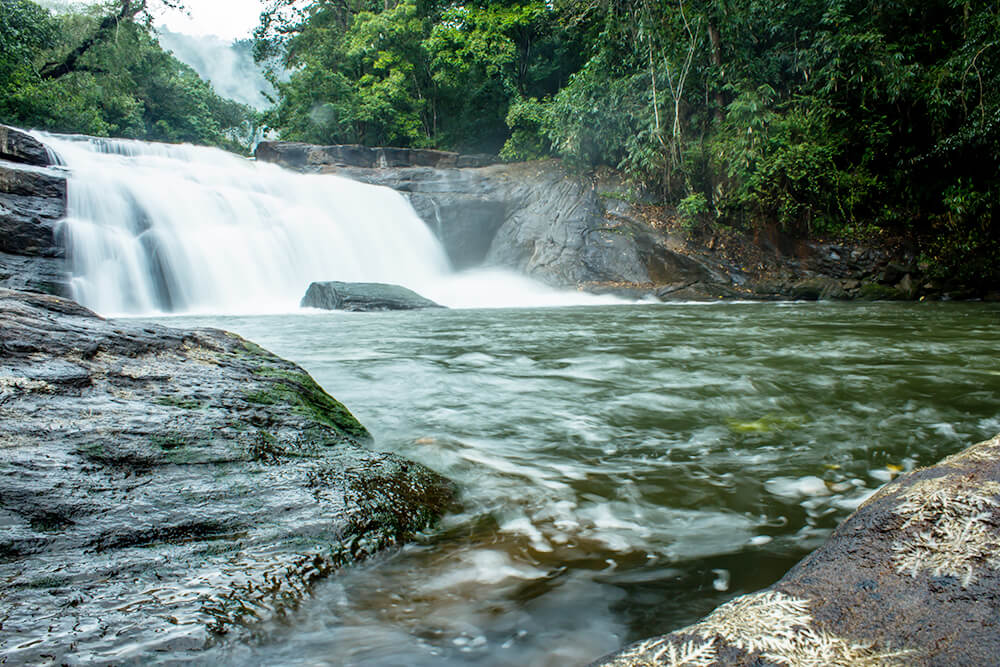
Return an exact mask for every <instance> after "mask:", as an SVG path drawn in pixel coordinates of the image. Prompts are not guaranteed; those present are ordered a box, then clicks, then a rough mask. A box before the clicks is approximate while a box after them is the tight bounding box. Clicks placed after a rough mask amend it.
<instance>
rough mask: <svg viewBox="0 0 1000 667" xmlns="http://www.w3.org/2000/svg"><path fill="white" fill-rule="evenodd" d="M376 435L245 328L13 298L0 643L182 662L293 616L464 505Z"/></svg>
mask: <svg viewBox="0 0 1000 667" xmlns="http://www.w3.org/2000/svg"><path fill="white" fill-rule="evenodd" d="M368 440H369V435H368V432H367V431H366V430H365V428H364V427H363V426H362V425H361V424H359V423H358V422H357V421H356V420H355V419H354V417H353V416H352V415H351V414H350V412H348V410H347V409H346V408H345V407H344V406H343V405H341V404H340V403H338V402H337V401H335V400H334V399H332V398H331V397H330V396H329V395H328V394H327V393H326V392H324V391H323V390H322V389H321V388H320V387H319V386H318V385H317V384H316V383H315V382H314V381H313V380H312V378H311V377H309V375H308V374H307V373H305V371H303V370H302V369H301V368H299V367H298V366H296V365H295V364H292V363H290V362H288V361H285V360H283V359H280V358H278V357H276V356H274V355H273V354H271V353H269V352H267V351H265V350H263V349H262V348H260V347H258V346H256V345H254V344H253V343H250V342H248V341H246V340H244V339H242V338H240V337H239V336H236V335H234V334H230V333H226V332H223V331H217V330H209V329H202V330H196V331H183V330H178V329H171V328H167V327H162V326H158V325H152V324H135V323H124V322H115V321H106V320H103V319H101V318H99V317H97V316H96V315H94V314H93V313H92V312H90V311H88V310H86V309H85V308H83V307H81V306H79V305H77V304H76V303H74V302H72V301H68V300H65V299H61V298H58V297H52V296H45V295H39V294H27V293H21V292H15V291H11V290H0V599H2V600H3V604H2V606H0V655H2V656H5V658H6V659H7V660H10V661H11V662H12V663H13V664H23V663H43V662H44V663H48V662H52V663H54V664H60V663H64V662H66V663H71V664H76V663H77V662H88V661H90V662H99V663H121V662H123V661H125V662H127V661H129V660H135V659H140V658H141V657H142V656H147V657H148V656H149V655H150V653H151V652H156V651H169V652H170V654H171V657H172V659H174V658H176V659H178V660H183V659H184V656H185V655H190V656H196V655H197V653H196V652H197V651H198V650H200V649H201V648H203V647H204V646H205V645H206V643H207V642H210V641H214V640H218V639H220V638H222V637H241V636H243V635H245V634H247V633H253V632H255V631H256V630H257V629H259V628H261V627H262V625H263V624H266V623H267V622H269V621H273V620H275V619H280V618H281V617H283V616H284V615H285V614H287V613H288V612H290V611H292V610H294V609H295V607H296V606H297V605H298V604H299V602H300V601H301V600H302V599H303V598H304V597H305V596H306V595H308V592H309V589H310V586H311V585H312V584H313V583H314V582H315V581H317V580H319V579H321V578H323V577H325V576H327V575H328V574H330V573H331V572H332V571H334V570H335V569H336V568H338V567H340V566H342V565H345V564H348V563H350V562H353V561H355V560H357V559H359V558H362V557H364V556H366V555H369V554H371V553H374V552H375V551H376V550H379V549H381V548H383V547H385V546H387V545H390V544H394V543H396V542H398V541H401V540H403V539H405V538H406V537H407V536H409V535H411V534H412V533H413V532H414V531H417V530H420V529H422V528H424V527H426V526H427V525H428V524H429V523H430V522H432V521H433V520H434V519H435V518H436V517H437V516H439V515H440V514H441V513H442V512H443V511H444V509H445V507H446V506H447V505H448V504H449V503H450V502H451V499H452V497H453V493H454V489H453V486H452V485H451V484H450V483H449V482H447V481H446V480H444V479H443V478H441V477H440V476H438V475H436V474H435V473H433V472H431V471H429V470H427V469H425V468H423V467H422V466H420V465H417V464H414V463H411V462H408V461H405V460H402V459H400V458H398V457H396V456H393V455H390V454H382V453H376V452H372V451H369V450H368V449H366V448H364V447H363V445H364V444H366V443H367V441H368ZM187 651H194V652H195V653H191V654H188V653H186V652H187Z"/></svg>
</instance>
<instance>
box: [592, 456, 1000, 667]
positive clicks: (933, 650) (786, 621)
mask: <svg viewBox="0 0 1000 667" xmlns="http://www.w3.org/2000/svg"><path fill="white" fill-rule="evenodd" d="M998 610H1000V436H997V437H995V438H993V439H992V440H989V441H986V442H982V443H980V444H978V445H975V446H973V447H970V448H969V449H967V450H965V451H964V452H961V453H959V454H957V455H955V456H951V457H949V458H947V459H945V460H944V461H942V462H940V463H938V464H937V465H934V466H931V467H929V468H924V469H921V470H917V471H914V472H912V473H910V474H908V475H905V476H903V477H900V478H899V479H897V480H896V481H894V482H892V483H890V484H887V485H886V486H884V487H883V488H882V489H881V490H880V491H879V492H878V493H876V494H875V495H874V496H873V497H872V498H870V499H869V500H868V501H867V502H866V503H865V504H863V505H862V506H861V507H860V508H858V510H857V511H856V512H855V513H854V514H852V515H851V516H850V517H848V518H847V520H846V521H844V523H842V524H841V525H840V527H839V528H837V530H836V531H834V533H833V535H832V536H831V537H830V539H829V540H828V541H827V542H826V544H824V545H823V546H822V547H820V548H819V549H818V550H816V551H815V552H813V553H812V554H811V555H809V556H808V557H806V558H805V559H804V560H803V561H802V562H800V563H799V564H798V565H796V566H795V567H794V568H793V569H792V570H791V571H790V572H789V573H788V574H787V575H785V576H784V577H783V578H782V579H781V580H780V581H779V582H778V583H776V584H775V585H774V586H772V587H770V588H768V589H765V590H763V591H760V592H757V593H751V594H749V595H744V596H741V597H738V598H736V599H734V600H731V601H730V602H727V603H726V604H724V605H722V606H721V607H719V608H718V609H716V610H715V611H713V612H712V613H711V614H709V615H708V616H707V617H705V618H704V619H702V620H701V621H700V622H698V623H696V624H694V625H691V626H688V627H685V628H681V629H679V630H675V631H673V632H672V633H670V634H667V635H663V636H660V637H654V638H652V639H648V640H646V641H642V642H639V643H637V644H633V645H631V646H629V647H627V648H625V649H624V650H622V651H620V652H618V653H616V654H614V655H611V656H608V657H606V658H604V659H602V660H599V661H597V662H595V663H594V664H593V667H638V666H639V665H682V664H683V665H688V664H690V665H761V664H768V665H771V664H778V665H807V664H808V665H855V664H857V665H876V664H877V665H900V666H904V665H907V666H909V665H988V664H989V665H992V664H996V662H997V656H998V655H1000V633H998V632H997V613H998Z"/></svg>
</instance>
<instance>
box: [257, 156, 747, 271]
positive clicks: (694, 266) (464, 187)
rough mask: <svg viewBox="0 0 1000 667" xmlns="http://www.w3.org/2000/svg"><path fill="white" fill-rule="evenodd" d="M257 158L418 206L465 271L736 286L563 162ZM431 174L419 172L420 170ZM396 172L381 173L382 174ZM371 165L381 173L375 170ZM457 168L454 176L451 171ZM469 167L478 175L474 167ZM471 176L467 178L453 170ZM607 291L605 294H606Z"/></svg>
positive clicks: (472, 158) (464, 158)
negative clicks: (387, 190)
mask: <svg viewBox="0 0 1000 667" xmlns="http://www.w3.org/2000/svg"><path fill="white" fill-rule="evenodd" d="M262 146H263V147H262V148H260V149H258V151H257V158H258V159H261V160H269V161H273V162H277V163H278V164H281V165H283V166H286V167H289V168H293V169H299V170H301V171H306V172H313V173H315V172H320V173H336V174H339V175H342V176H346V177H348V178H353V179H355V180H359V181H363V182H366V183H371V184H373V185H382V186H387V187H391V188H393V189H395V190H398V191H400V192H403V193H404V194H406V196H407V197H408V198H409V200H410V203H411V204H412V205H413V207H414V210H416V212H417V214H418V215H419V216H420V217H421V218H422V219H423V220H424V222H425V223H426V224H427V225H428V226H429V227H430V228H431V229H432V230H433V231H434V233H435V234H436V235H437V237H438V239H439V240H440V241H441V243H442V245H443V246H444V248H445V251H446V252H447V253H448V257H449V259H450V260H451V263H452V265H453V266H454V267H455V268H456V269H465V268H469V267H473V266H481V265H487V266H497V267H502V268H506V269H512V270H515V271H519V272H522V273H525V274H527V275H529V276H532V277H533V278H536V279H538V280H541V281H543V282H546V283H549V284H551V285H555V286H560V287H579V288H581V289H591V288H590V287H588V285H589V286H593V285H604V286H606V285H609V284H612V285H613V284H623V283H624V284H640V285H641V284H647V283H652V284H654V285H657V284H662V283H664V282H673V281H676V280H688V281H690V282H695V281H701V282H719V283H721V284H722V285H731V284H732V282H733V280H732V278H731V277H730V276H729V275H728V272H727V270H726V269H725V268H723V267H721V266H719V265H718V263H713V262H708V261H706V260H705V259H704V258H701V257H694V256H689V255H684V254H681V253H679V252H676V251H675V250H673V249H671V248H669V247H668V246H667V245H666V244H665V243H664V241H663V239H662V238H659V237H658V236H657V235H656V234H654V233H651V230H650V229H649V227H648V225H645V224H644V223H642V222H640V221H639V220H638V218H636V217H634V216H631V214H630V209H629V208H628V206H627V205H625V204H624V203H623V202H616V203H615V204H614V206H610V207H609V205H607V204H606V203H605V202H604V201H602V199H601V197H599V196H598V195H597V192H596V189H595V183H594V182H592V181H590V180H589V179H587V178H582V177H577V176H573V175H570V174H568V173H566V172H565V171H564V170H563V169H562V168H561V166H560V165H559V164H558V163H557V162H555V161H547V162H532V163H519V164H503V165H490V166H476V167H473V166H472V165H482V164H485V163H486V162H487V160H486V159H485V158H482V159H481V158H476V157H475V156H458V157H457V158H456V159H455V160H454V163H453V164H452V162H451V159H450V158H448V159H447V160H445V159H444V158H441V159H437V157H436V152H429V153H426V155H428V156H430V157H426V158H425V157H424V155H425V153H418V152H415V151H410V153H409V154H408V156H406V160H408V161H409V163H410V164H411V165H413V166H409V167H391V165H400V164H403V163H404V162H405V161H406V160H404V159H403V158H402V157H400V154H398V153H397V152H395V151H396V149H369V150H372V151H375V154H376V155H382V156H383V157H382V158H379V159H376V160H375V162H374V163H372V162H370V161H368V160H360V161H355V162H354V163H353V164H350V165H346V166H342V165H345V163H346V162H347V161H345V160H341V159H340V158H341V157H342V155H341V150H342V149H343V147H338V146H329V147H319V146H314V147H305V146H303V145H300V144H281V143H279V142H272V143H268V144H267V145H262ZM418 161H419V162H420V163H421V164H422V165H424V166H416V165H415V163H416V162H418ZM383 164H384V165H387V166H386V167H384V168H379V165H383ZM370 165H373V166H374V168H373V167H372V166H370ZM442 165H448V168H442ZM466 165H469V166H466ZM452 166H455V167H457V166H462V167H463V168H460V169H459V168H451V167H452ZM600 289H601V290H603V289H605V288H604V287H601V288H600Z"/></svg>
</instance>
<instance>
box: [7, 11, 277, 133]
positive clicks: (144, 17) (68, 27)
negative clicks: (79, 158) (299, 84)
mask: <svg viewBox="0 0 1000 667" xmlns="http://www.w3.org/2000/svg"><path fill="white" fill-rule="evenodd" d="M160 1H161V2H169V1H170V0H160ZM149 10H150V8H149V7H148V6H147V2H146V1H145V0H119V1H118V2H112V3H103V4H96V5H93V6H83V7H81V8H77V9H76V10H75V11H61V12H57V13H53V12H50V11H49V10H47V9H44V8H42V7H41V6H39V5H38V4H36V3H34V2H31V1H30V0H0V121H2V122H6V123H11V124H13V125H19V126H24V127H34V128H39V129H45V130H51V131H56V132H74V133H82V134H90V135H96V136H114V137H125V138H134V139H148V140H152V141H167V142H191V143H199V144H209V145H215V146H221V147H224V148H228V149H231V150H241V151H246V150H247V148H248V145H249V142H250V141H251V140H252V138H253V136H254V135H255V133H256V129H257V128H256V123H257V115H256V114H255V112H254V111H253V110H251V109H249V108H248V107H246V106H244V105H242V104H239V103H237V102H234V101H232V100H228V99H225V98H222V97H220V96H219V95H217V94H216V93H215V92H214V91H213V90H212V88H211V86H210V85H209V84H208V83H207V82H205V81H204V80H202V79H201V78H200V77H199V76H198V75H197V74H196V73H195V71H194V70H193V69H191V68H190V67H188V66H187V65H185V64H184V63H182V62H180V61H179V60H177V59H176V58H174V57H173V56H172V55H170V54H169V53H167V52H165V51H164V50H163V49H162V48H160V45H159V43H158V42H157V39H156V35H155V33H154V32H153V30H152V16H151V14H150V13H149Z"/></svg>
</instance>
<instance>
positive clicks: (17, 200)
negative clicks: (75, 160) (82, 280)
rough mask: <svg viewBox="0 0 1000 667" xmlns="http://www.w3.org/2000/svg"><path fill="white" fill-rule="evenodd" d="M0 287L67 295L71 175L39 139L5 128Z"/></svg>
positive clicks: (0, 151) (1, 132) (0, 152)
mask: <svg viewBox="0 0 1000 667" xmlns="http://www.w3.org/2000/svg"><path fill="white" fill-rule="evenodd" d="M0 157H2V158H3V159H6V160H18V162H11V161H6V162H5V161H3V160H0V288H13V289H24V290H31V291H40V292H46V293H50V294H67V293H68V291H69V288H68V284H67V280H68V275H67V271H66V267H65V265H64V262H63V260H62V258H63V257H64V256H65V254H66V252H65V249H64V246H63V242H62V239H61V238H60V221H61V220H62V219H63V218H65V217H66V176H65V174H64V173H63V172H61V171H59V170H56V169H52V168H46V167H40V166H32V165H31V164H30V163H36V164H48V154H47V152H46V151H45V148H44V147H43V146H42V145H41V144H39V143H38V142H37V141H36V140H35V139H34V138H32V137H30V136H28V135H26V134H24V133H23V132H19V131H17V130H14V129H12V128H9V127H6V126H3V125H0Z"/></svg>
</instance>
